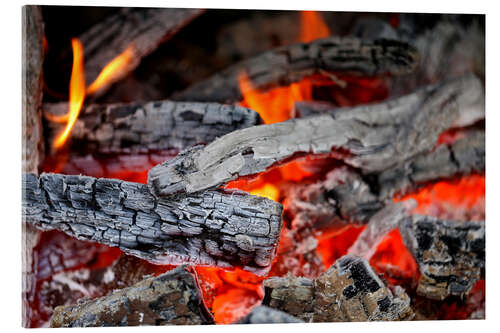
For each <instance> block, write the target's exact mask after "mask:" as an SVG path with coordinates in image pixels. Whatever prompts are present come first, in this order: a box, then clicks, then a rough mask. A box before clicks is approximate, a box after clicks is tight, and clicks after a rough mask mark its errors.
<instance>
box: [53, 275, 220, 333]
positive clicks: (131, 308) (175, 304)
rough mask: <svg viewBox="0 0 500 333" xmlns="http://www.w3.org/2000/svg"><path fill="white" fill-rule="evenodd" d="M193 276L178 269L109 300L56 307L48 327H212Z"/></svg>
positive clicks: (148, 280)
mask: <svg viewBox="0 0 500 333" xmlns="http://www.w3.org/2000/svg"><path fill="white" fill-rule="evenodd" d="M213 323H214V319H213V317H212V315H211V314H210V312H209V311H208V309H207V308H206V306H205V304H204V303H203V298H202V296H201V291H200V290H199V287H198V283H197V280H196V276H195V274H194V273H193V271H192V270H191V269H189V268H187V267H186V266H179V267H177V268H175V269H173V270H171V271H169V272H166V273H164V274H161V275H159V276H157V277H149V278H146V279H144V280H143V281H141V282H139V283H137V284H136V285H134V286H131V287H128V288H124V289H120V290H118V291H116V292H114V293H113V294H111V295H109V296H104V297H101V298H97V299H93V300H88V301H83V302H81V303H78V304H75V305H71V306H64V307H57V308H56V309H55V312H54V315H53V316H52V318H51V320H50V326H51V327H98V326H123V325H125V326H142V325H155V326H159V325H200V324H213Z"/></svg>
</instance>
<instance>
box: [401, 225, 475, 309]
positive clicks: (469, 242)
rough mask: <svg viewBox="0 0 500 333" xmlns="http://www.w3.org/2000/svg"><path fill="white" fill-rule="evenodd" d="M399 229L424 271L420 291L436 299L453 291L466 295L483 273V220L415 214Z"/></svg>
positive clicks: (419, 284)
mask: <svg viewBox="0 0 500 333" xmlns="http://www.w3.org/2000/svg"><path fill="white" fill-rule="evenodd" d="M400 232H401V235H402V236H403V240H404V242H405V245H406V246H407V247H408V249H410V251H411V252H412V254H413V256H414V257H415V259H416V261H417V263H418V265H419V269H420V273H421V274H422V275H421V277H420V280H419V283H418V287H417V293H418V294H420V295H423V296H426V297H428V298H431V299H437V300H442V299H445V298H446V297H448V296H450V295H454V296H461V297H463V296H464V295H467V294H468V293H469V291H470V290H471V289H472V287H473V286H474V284H475V282H476V281H477V280H479V278H480V277H481V270H482V269H483V268H484V264H485V236H484V223H483V222H465V223H460V222H454V221H442V220H439V219H436V218H433V217H429V216H412V217H408V218H407V219H406V220H405V221H404V222H403V224H402V225H401V226H400Z"/></svg>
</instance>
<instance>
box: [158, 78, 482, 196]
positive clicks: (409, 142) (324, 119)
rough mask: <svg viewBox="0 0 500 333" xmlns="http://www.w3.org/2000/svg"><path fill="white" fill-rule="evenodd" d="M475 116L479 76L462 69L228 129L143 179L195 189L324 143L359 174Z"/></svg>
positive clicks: (163, 188)
mask: <svg viewBox="0 0 500 333" xmlns="http://www.w3.org/2000/svg"><path fill="white" fill-rule="evenodd" d="M482 118H484V93H483V90H482V85H481V82H480V81H479V80H478V79H477V78H476V77H474V76H472V75H467V76H464V77H460V78H458V79H455V80H452V81H448V82H444V83H441V84H438V85H432V86H428V87H425V88H423V89H421V90H419V91H417V92H415V93H412V94H410V95H407V96H404V97H401V98H399V99H396V100H391V101H387V102H383V103H379V104H372V105H365V106H359V107H354V108H341V109H338V110H336V111H335V112H334V113H333V114H330V113H327V114H322V115H319V116H314V117H306V118H302V119H291V120H288V121H285V122H281V123H276V124H270V125H260V126H254V127H251V128H246V129H242V130H238V131H234V132H231V133H229V134H226V135H224V136H222V137H220V138H218V139H217V140H215V141H214V142H212V143H210V144H208V145H206V146H196V147H193V148H191V149H189V150H185V151H184V152H181V153H180V154H179V155H178V156H177V157H176V158H174V159H172V160H169V161H166V162H165V163H162V164H160V165H157V166H155V167H154V168H152V169H151V170H150V171H149V173H148V184H149V186H150V188H151V190H152V192H153V193H155V194H156V195H157V196H169V195H172V194H175V193H181V192H186V193H195V192H198V191H202V190H206V189H210V188H216V187H219V186H221V185H223V184H225V183H227V182H228V181H230V180H234V179H236V178H238V177H241V176H248V175H253V174H256V173H259V172H262V171H264V170H266V169H267V168H269V167H271V166H273V165H276V164H278V163H280V162H283V161H285V160H287V159H289V158H291V157H293V156H294V155H296V154H299V153H313V154H325V153H331V152H332V150H334V151H341V152H343V156H342V158H343V160H344V162H345V163H346V164H348V165H350V166H352V167H355V168H357V169H359V170H361V171H362V172H363V173H365V174H369V173H376V172H381V171H383V170H386V169H388V168H391V167H394V166H396V165H400V164H402V163H404V162H405V161H407V160H409V159H411V158H414V157H415V156H416V155H418V154H422V153H426V152H429V151H431V150H432V148H433V147H434V146H435V144H436V142H437V139H438V137H439V135H440V134H441V133H442V132H443V131H445V130H447V129H449V128H451V127H457V126H464V125H467V124H471V123H474V122H475V121H477V120H478V119H482Z"/></svg>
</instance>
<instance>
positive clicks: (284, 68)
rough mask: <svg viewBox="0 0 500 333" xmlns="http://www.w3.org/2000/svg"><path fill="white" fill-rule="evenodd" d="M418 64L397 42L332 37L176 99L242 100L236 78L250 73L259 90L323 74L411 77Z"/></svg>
mask: <svg viewBox="0 0 500 333" xmlns="http://www.w3.org/2000/svg"><path fill="white" fill-rule="evenodd" d="M417 62H418V54H417V52H416V50H415V49H414V48H413V47H412V46H410V45H408V44H406V43H401V42H398V41H393V40H386V39H378V40H360V39H357V38H338V37H329V38H325V39H319V40H315V41H312V42H310V43H298V44H293V45H290V46H282V47H279V48H276V49H274V50H271V51H268V52H265V53H262V54H261V55H259V56H256V57H254V58H250V59H248V60H244V61H242V62H240V63H237V64H235V65H233V66H231V67H229V68H227V69H226V70H223V71H221V72H219V73H217V74H215V75H213V76H212V77H209V78H208V79H206V80H204V81H202V82H199V83H197V84H194V85H193V86H191V87H189V88H187V89H186V90H184V91H182V92H179V93H176V94H174V95H173V96H172V98H173V99H175V100H182V101H199V102H208V101H212V102H238V101H241V100H242V93H241V91H240V88H239V86H238V77H239V75H240V74H241V73H242V72H246V73H247V74H248V77H249V78H250V80H251V81H252V83H253V85H254V86H255V87H256V88H257V89H262V90H266V89H270V88H273V87H276V86H283V85H289V84H290V83H293V82H298V81H300V80H301V79H303V78H305V77H307V76H310V75H313V74H316V73H319V72H322V71H326V72H333V73H345V74H353V75H364V76H373V75H383V74H392V75H398V74H407V73H410V72H412V71H413V70H414V69H415V67H416V65H417Z"/></svg>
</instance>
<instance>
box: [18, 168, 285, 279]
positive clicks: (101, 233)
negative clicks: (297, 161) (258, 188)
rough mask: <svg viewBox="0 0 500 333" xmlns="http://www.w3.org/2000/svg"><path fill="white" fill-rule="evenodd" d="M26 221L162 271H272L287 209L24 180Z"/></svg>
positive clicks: (224, 196) (108, 184)
mask: <svg viewBox="0 0 500 333" xmlns="http://www.w3.org/2000/svg"><path fill="white" fill-rule="evenodd" d="M23 177H24V178H23V190H24V191H25V193H26V198H25V200H24V201H23V218H25V220H26V221H27V222H28V223H31V224H33V225H35V226H36V227H37V228H39V229H42V230H51V229H58V230H61V231H64V232H65V233H67V234H68V235H70V236H73V237H76V238H78V239H81V240H89V241H95V242H99V243H102V244H106V245H109V246H115V247H119V248H120V249H122V250H123V251H124V252H126V253H128V254H131V255H135V256H137V257H140V258H143V259H146V260H149V261H151V262H153V263H157V264H182V263H191V264H197V265H209V266H219V267H226V268H230V267H235V266H236V267H242V268H243V269H245V270H248V271H252V272H255V273H256V274H265V273H267V271H268V270H269V269H270V265H271V262H272V259H273V257H274V255H275V253H276V248H277V245H278V240H279V235H280V230H281V226H282V222H281V211H282V206H281V204H279V203H277V202H274V201H272V200H269V199H266V198H262V197H256V196H251V195H249V194H247V193H245V192H241V191H233V192H222V191H205V192H202V193H199V194H196V195H190V196H185V197H177V198H171V199H158V198H155V197H154V196H153V195H152V194H151V193H150V192H149V190H148V187H147V186H146V185H144V184H139V183H131V182H125V181H121V180H117V179H105V178H101V179H96V178H93V177H86V176H68V175H60V174H42V175H41V176H40V177H39V178H38V177H37V176H35V175H33V174H25V175H24V176H23Z"/></svg>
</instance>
